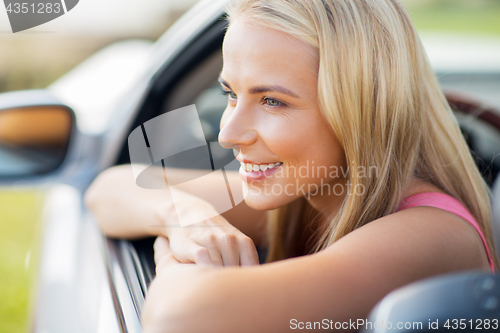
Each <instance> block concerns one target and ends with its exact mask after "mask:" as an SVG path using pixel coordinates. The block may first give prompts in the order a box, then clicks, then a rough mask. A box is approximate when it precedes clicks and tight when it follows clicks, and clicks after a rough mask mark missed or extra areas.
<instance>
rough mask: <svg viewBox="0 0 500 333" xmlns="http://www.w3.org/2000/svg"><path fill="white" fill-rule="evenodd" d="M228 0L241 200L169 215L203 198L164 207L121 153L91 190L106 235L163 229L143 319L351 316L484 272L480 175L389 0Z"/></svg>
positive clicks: (227, 118)
mask: <svg viewBox="0 0 500 333" xmlns="http://www.w3.org/2000/svg"><path fill="white" fill-rule="evenodd" d="M228 13H229V22H230V25H229V28H228V31H227V34H226V37H225V40H224V46H223V58H224V66H223V70H222V72H221V75H220V82H221V86H222V89H223V90H224V92H225V93H226V94H227V96H228V105H227V109H226V110H225V112H224V115H223V117H222V121H221V132H220V135H219V141H220V142H221V144H222V145H223V146H225V147H226V148H233V149H235V150H236V154H237V156H236V157H237V159H238V160H239V161H240V162H241V164H242V167H241V169H240V172H239V174H240V177H241V178H242V180H243V182H242V183H243V190H244V191H245V192H246V197H245V203H244V204H242V205H240V206H238V207H237V208H236V209H233V210H232V211H230V212H228V213H227V214H224V216H216V217H215V218H210V219H207V220H206V221H203V222H200V223H199V224H197V225H194V226H192V227H186V228H180V227H176V226H172V225H171V223H170V222H169V221H172V219H174V218H175V217H174V216H175V209H183V210H184V211H187V212H190V211H196V212H198V213H199V212H205V213H206V214H207V216H211V215H210V214H211V213H212V212H213V207H211V206H210V205H209V204H208V203H207V202H206V201H205V200H203V198H199V197H194V196H193V195H191V194H189V189H187V190H186V193H185V198H184V199H185V200H184V202H183V205H182V207H180V208H179V206H178V205H177V206H176V207H175V208H174V207H173V204H172V201H171V200H170V199H169V193H168V192H167V191H158V190H156V191H150V190H143V189H140V188H138V187H136V186H135V184H134V183H133V181H132V179H133V177H132V175H131V171H130V167H128V168H125V167H118V168H114V169H111V170H109V171H107V172H105V173H103V174H102V175H101V176H100V177H98V179H97V180H96V181H95V183H94V184H93V185H92V187H91V188H90V190H89V191H88V193H87V196H86V202H87V204H88V206H89V207H90V209H91V210H92V211H93V212H94V213H95V215H96V217H97V218H98V220H99V223H100V225H101V227H102V229H103V231H104V232H105V233H106V234H108V235H110V236H115V237H141V236H145V235H158V236H160V237H158V239H157V241H156V244H155V251H156V253H155V259H156V263H157V277H156V279H155V281H154V282H153V283H152V285H151V287H150V290H149V293H148V296H147V299H146V305H145V308H144V314H143V324H144V329H145V331H146V332H177V333H178V332H282V331H289V330H290V329H292V328H293V327H294V326H293V325H294V323H298V322H303V323H307V322H322V321H323V320H324V319H327V320H328V321H331V322H332V323H335V322H346V321H347V322H348V321H349V320H352V321H356V320H357V319H363V318H365V317H366V316H367V314H368V312H369V311H370V309H371V308H372V307H373V306H374V305H375V304H376V303H377V301H379V300H380V299H381V298H382V297H383V296H384V295H386V294H387V293H388V292H390V291H391V290H394V289H396V288H398V287H400V286H403V285H405V284H408V283H410V282H412V281H416V280H419V279H422V278H425V277H429V276H432V275H437V274H443V273H447V272H454V271H460V270H469V269H484V270H492V269H494V267H495V265H496V258H495V251H494V249H493V244H492V240H491V226H490V207H489V196H488V190H487V186H486V185H485V183H484V181H483V179H482V178H481V175H480V173H479V172H478V170H477V168H476V166H475V164H474V161H473V159H472V158H471V155H470V153H469V150H468V148H467V145H466V143H465V141H464V139H463V137H462V135H461V133H460V130H459V128H458V125H457V122H456V121H455V119H454V118H453V114H452V112H451V110H450V108H449V106H448V104H447V102H446V100H445V98H444V96H443V94H442V93H441V91H440V89H439V86H438V83H437V81H436V78H435V76H434V74H433V72H432V70H431V68H430V66H429V63H428V60H427V58H426V55H425V53H424V50H423V48H422V45H421V43H420V41H419V38H418V36H417V34H416V32H415V30H414V28H413V26H412V24H411V22H410V19H409V17H408V15H407V13H406V12H405V10H404V8H403V7H402V5H401V4H400V3H399V2H398V1H396V0H370V1H364V0H359V1H352V0H235V1H232V2H231V3H230V5H229V7H228ZM301 171H302V172H301ZM182 176H183V173H182V172H180V171H179V172H178V177H182ZM231 177H232V178H235V177H237V175H230V178H231ZM209 182H210V181H209V180H207V183H206V184H205V185H206V188H207V193H206V194H207V197H209V195H210V192H209V188H210V184H209ZM263 211H271V213H270V214H269V215H268V216H267V217H266V216H265V215H264V214H263V213H261V212H263ZM229 222H230V223H229ZM158 226H160V227H158ZM161 226H164V227H161ZM209 226H211V227H209ZM247 236H249V237H250V238H249V237H247ZM254 244H256V245H257V246H267V247H268V249H269V253H268V258H267V263H266V264H264V265H257V264H258V259H257V252H256V249H255V245H254ZM316 328H318V327H317V326H316ZM351 328H352V327H351Z"/></svg>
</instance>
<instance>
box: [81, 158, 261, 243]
mask: <svg viewBox="0 0 500 333" xmlns="http://www.w3.org/2000/svg"><path fill="white" fill-rule="evenodd" d="M196 172H197V171H195V170H182V169H170V170H169V171H168V174H169V178H172V180H173V182H174V183H175V184H182V183H184V182H186V181H187V180H191V179H192V178H193V177H194V175H193V173H196ZM150 176H151V177H152V179H151V181H156V182H162V183H164V182H165V179H164V176H163V172H162V170H161V169H160V168H158V169H157V172H156V173H155V172H153V173H151V174H150ZM227 177H228V180H229V181H230V182H231V183H232V184H233V185H234V186H233V187H232V188H236V190H239V191H241V180H240V179H239V177H238V175H237V173H236V172H228V173H227ZM217 180H218V179H217V178H216V177H214V178H213V179H212V177H210V176H209V177H206V178H204V179H203V180H201V179H200V182H198V183H197V187H196V188H189V186H184V185H180V186H177V187H178V188H179V189H182V190H183V191H184V192H186V193H187V194H189V193H192V192H195V193H196V195H197V196H199V198H201V199H204V200H205V201H210V199H211V196H213V194H212V193H211V188H212V187H213V182H215V181H217ZM85 203H86V205H87V207H88V208H89V209H90V210H91V211H92V212H93V213H94V215H95V217H96V218H97V220H98V223H99V225H100V227H101V230H102V231H103V232H104V233H105V234H106V235H108V236H111V237H117V238H140V237H145V236H154V235H164V236H168V235H167V227H168V226H169V225H176V224H178V221H177V220H176V219H175V218H172V217H171V218H169V219H166V218H165V216H167V215H168V214H166V211H167V210H168V209H172V206H171V205H170V206H169V203H172V198H171V195H170V191H169V190H168V189H164V190H158V189H143V188H140V187H139V186H137V185H136V183H135V179H134V176H133V174H132V168H131V166H130V165H123V166H118V167H114V168H111V169H108V170H106V171H104V172H103V173H102V174H101V175H99V177H97V179H96V180H95V181H94V183H93V184H92V185H91V187H90V188H89V190H88V191H87V193H86V194H85ZM171 215H175V214H171ZM222 216H223V217H224V218H225V219H226V220H228V221H229V223H231V224H232V225H233V226H234V227H236V228H237V229H238V230H240V231H241V232H243V233H244V234H246V235H247V236H249V237H250V238H251V239H252V240H253V241H254V243H255V244H256V245H257V246H261V245H262V240H263V239H264V238H265V237H264V232H265V222H266V213H265V212H262V211H257V210H254V209H251V208H250V207H248V206H247V205H246V203H245V202H244V201H243V202H241V203H240V204H239V205H238V206H237V207H235V208H233V209H231V210H229V211H227V212H224V213H223V214H222Z"/></svg>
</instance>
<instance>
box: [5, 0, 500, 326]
mask: <svg viewBox="0 0 500 333" xmlns="http://www.w3.org/2000/svg"><path fill="white" fill-rule="evenodd" d="M135 1H136V3H139V0H135ZM192 2H193V1H187V2H185V1H175V0H170V1H162V0H158V1H155V0H151V2H150V1H148V2H147V3H149V4H150V6H151V8H150V10H151V15H153V12H154V14H155V16H154V17H155V20H147V21H148V23H147V25H144V24H142V23H141V24H138V25H137V26H140V27H141V28H140V29H137V30H133V29H130V28H128V29H125V30H126V31H125V30H124V29H121V28H120V26H116V27H114V29H104V28H105V27H104V26H103V29H102V31H101V30H99V26H98V25H97V27H96V26H94V29H93V31H92V33H85V32H82V31H81V30H78V29H73V30H71V29H70V30H71V31H69V32H65V33H58V31H57V29H56V30H55V32H54V31H47V30H50V28H44V27H43V26H42V27H40V28H39V29H34V30H33V31H27V32H25V33H19V34H15V35H14V34H12V33H10V32H9V31H0V92H3V91H12V90H19V89H34V88H44V87H46V86H47V85H49V84H50V83H51V82H53V81H54V80H56V79H57V78H58V77H60V76H61V75H62V74H64V73H66V72H67V71H68V70H70V69H71V68H73V67H74V66H75V65H77V64H78V63H80V62H81V61H82V60H84V59H85V58H87V57H88V56H90V55H91V54H93V53H94V52H96V51H97V50H99V49H100V48H102V47H104V46H106V45H108V44H110V43H113V42H116V41H119V40H123V39H128V38H141V39H148V40H156V39H157V38H158V37H159V36H160V35H161V34H162V33H163V32H164V31H165V30H166V29H167V28H168V26H169V25H171V24H172V22H174V21H175V20H176V19H177V18H178V17H179V16H180V15H181V14H182V13H183V12H184V11H185V10H187V9H188V8H189V7H190V5H191V4H192ZM402 2H403V4H404V5H405V6H406V8H407V9H408V11H409V13H410V16H411V17H412V19H413V22H414V24H415V26H416V28H417V30H419V31H422V32H447V33H454V34H459V35H463V34H472V35H492V36H500V1H498V0H403V1H402ZM81 3H82V6H83V4H84V3H85V1H84V2H81ZM87 3H89V4H90V3H91V1H90V0H87ZM95 3H97V2H95ZM132 3H133V1H132V0H128V1H125V2H123V3H122V4H124V5H122V7H123V6H125V5H127V4H129V5H130V6H132ZM141 3H142V1H141ZM165 4H168V6H166V5H165ZM79 6H80V5H79ZM155 6H158V8H159V9H161V10H159V9H158V8H156V7H155ZM131 8H132V7H131ZM131 8H129V10H131V11H133V9H131ZM0 10H3V9H0ZM125 10H126V8H125ZM78 11H79V7H76V8H75V10H74V12H75V13H77V12H78ZM82 11H83V10H82ZM112 15H116V13H113V14H112ZM142 15H145V16H146V17H147V15H148V14H147V12H144V13H142ZM5 17H6V16H5ZM5 17H4V18H5ZM4 23H5V22H4ZM66 24H70V23H66ZM123 24H124V26H125V25H128V26H129V25H130V19H129V18H127V17H125V16H124V18H123ZM4 26H5V25H4ZM44 29H45V30H44ZM53 29H54V28H53ZM84 30H85V29H84ZM42 205H43V192H42V191H40V190H33V189H28V190H27V189H24V190H20V189H15V190H13V189H9V188H4V189H2V190H1V191H0V332H26V331H28V330H29V325H30V317H31V316H30V304H31V301H32V298H33V297H34V288H35V282H36V267H37V260H38V257H37V253H38V252H39V246H40V244H39V240H40V231H41V230H42V225H41V223H40V213H41V209H42Z"/></svg>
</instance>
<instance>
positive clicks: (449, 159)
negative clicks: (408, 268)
mask: <svg viewBox="0 0 500 333" xmlns="http://www.w3.org/2000/svg"><path fill="white" fill-rule="evenodd" d="M227 12H228V17H229V22H230V23H231V21H233V20H235V19H237V18H238V19H245V20H250V21H252V22H254V23H257V24H260V25H262V26H265V27H268V28H272V29H276V30H279V31H283V32H286V33H288V34H290V35H292V36H295V37H296V38H298V39H300V40H302V41H304V42H305V43H307V44H309V45H311V46H312V47H314V48H315V49H316V50H317V52H318V54H319V71H318V92H319V102H320V107H321V109H322V112H323V115H324V117H325V119H326V121H327V122H328V124H329V125H330V126H331V128H332V130H333V132H334V133H335V135H336V136H337V138H338V140H339V142H340V144H341V146H342V147H343V149H344V152H345V157H346V160H347V164H348V165H349V167H350V168H351V170H359V168H361V167H364V168H365V169H366V170H368V168H369V167H373V166H375V167H376V168H377V170H378V177H377V178H374V177H360V175H359V174H358V173H357V172H349V174H348V181H349V184H350V186H351V188H355V187H356V186H358V185H362V188H364V189H365V191H364V193H363V194H361V195H349V196H346V197H345V200H344V202H343V204H342V207H341V209H340V211H339V212H338V214H337V215H336V216H334V217H332V218H331V221H330V223H329V225H327V227H326V228H325V229H323V230H321V234H320V235H318V236H319V237H317V239H316V240H315V244H314V246H313V248H312V250H311V252H316V251H320V250H322V249H325V248H326V247H328V246H329V245H331V244H332V243H334V242H335V241H336V240H338V239H339V238H341V237H343V236H345V235H346V234H348V233H349V232H351V231H353V230H355V229H357V228H359V227H361V226H363V225H365V224H366V223H369V222H370V221H373V220H375V219H377V218H380V217H382V216H385V215H388V214H391V213H394V212H395V211H396V210H397V207H398V205H399V204H400V202H401V200H402V199H403V197H402V196H403V189H405V188H406V187H407V185H408V184H409V181H410V180H411V179H412V178H413V177H414V176H416V177H418V178H419V179H422V180H425V181H427V182H429V183H431V184H433V185H435V186H436V187H438V188H440V189H441V190H442V191H443V192H444V193H447V194H449V195H451V196H453V197H454V198H456V199H458V200H459V201H460V202H462V203H463V204H464V205H465V206H466V207H467V208H468V209H469V211H470V212H471V213H472V215H473V216H474V218H475V219H476V220H477V222H478V223H479V225H480V227H481V229H482V231H483V233H484V234H485V237H486V240H487V243H488V247H489V250H490V253H491V254H492V256H494V260H495V263H497V262H498V261H497V259H496V256H495V251H494V246H493V241H492V234H491V230H492V229H491V216H490V200H489V196H490V194H489V190H488V187H487V185H486V183H485V181H484V180H483V178H482V177H481V174H480V173H479V171H478V169H477V167H476V165H475V163H474V160H473V158H472V156H471V153H470V151H469V148H468V146H467V144H466V142H465V140H464V138H463V136H462V134H461V132H460V129H459V126H458V123H457V121H456V119H455V117H454V115H453V112H452V110H451V109H450V107H449V105H448V103H447V101H446V98H445V97H444V95H443V93H442V92H441V89H440V88H439V85H438V82H437V79H436V76H435V74H434V72H433V71H432V69H431V66H430V64H429V61H428V59H427V56H426V54H425V52H424V49H423V47H422V44H421V42H420V39H419V37H418V35H417V33H416V31H415V29H414V27H413V25H412V23H411V21H410V18H409V16H408V14H407V12H406V11H405V9H404V7H403V6H402V5H401V3H400V2H399V1H397V0H355V1H353V0H234V1H230V2H229V4H228V7H227ZM304 201H305V199H303V198H301V199H299V200H297V201H296V202H293V203H291V204H289V205H287V206H285V207H281V208H279V209H278V210H277V211H275V212H273V213H272V214H271V215H270V218H271V221H270V225H269V242H270V252H269V256H268V261H274V260H279V259H283V258H286V257H289V256H291V255H293V254H292V252H293V251H292V252H290V250H289V248H293V247H294V246H295V245H294V244H293V242H295V241H296V240H297V237H296V236H295V237H294V236H293V234H295V235H297V230H293V229H297V228H304V227H305V225H304V223H303V222H297V220H300V219H304V218H306V215H307V214H305V213H304V212H305V210H306V209H307V207H306V204H305V203H304ZM290 227H292V228H290ZM299 233H300V232H299ZM290 235H292V236H290ZM303 254H305V253H303Z"/></svg>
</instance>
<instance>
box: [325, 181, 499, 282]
mask: <svg viewBox="0 0 500 333" xmlns="http://www.w3.org/2000/svg"><path fill="white" fill-rule="evenodd" d="M423 192H440V191H439V189H437V188H435V187H434V186H432V185H430V184H426V183H423V182H419V183H415V184H414V186H413V188H412V189H410V190H409V191H407V195H406V196H410V195H413V194H417V193H423ZM330 251H332V252H336V251H355V252H357V253H359V254H360V255H361V256H365V257H366V256H371V255H373V256H376V257H377V258H371V259H370V260H369V261H367V263H373V264H376V265H386V266H387V269H395V270H398V271H400V272H401V271H402V270H404V272H405V274H408V276H407V278H408V279H410V280H412V279H414V278H421V277H425V276H430V275H435V274H442V273H447V272H452V271H458V270H468V269H488V267H489V263H488V258H487V254H486V251H485V248H484V245H483V242H482V240H481V238H480V236H479V234H478V233H477V231H476V230H475V229H474V228H473V227H472V225H471V224H470V223H469V222H467V221H465V220H463V219H462V218H461V217H459V216H457V215H455V214H452V213H450V212H447V211H444V210H441V209H438V208H434V207H414V208H410V209H406V210H403V211H400V212H397V213H394V214H391V215H388V216H384V217H382V218H379V219H377V220H375V221H373V222H371V223H368V224H367V225H365V226H363V227H361V228H359V229H357V230H355V231H353V232H351V233H350V234H349V235H347V236H345V237H344V238H342V239H340V240H339V241H338V242H336V243H335V244H334V245H333V246H332V247H331V249H330ZM380 258H385V259H380Z"/></svg>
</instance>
